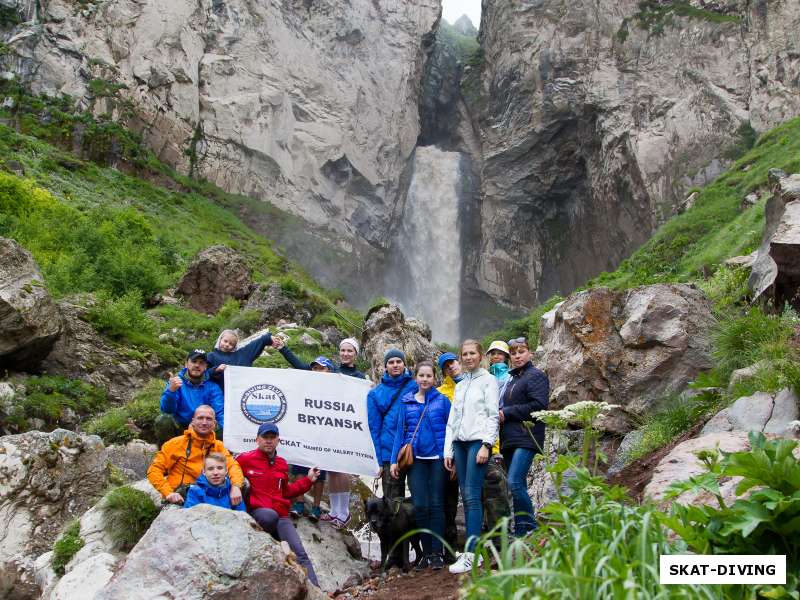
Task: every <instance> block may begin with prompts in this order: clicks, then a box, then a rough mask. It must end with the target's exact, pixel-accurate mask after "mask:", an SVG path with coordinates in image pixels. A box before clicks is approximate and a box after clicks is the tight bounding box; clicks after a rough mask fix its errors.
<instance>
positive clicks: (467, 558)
mask: <svg viewBox="0 0 800 600" xmlns="http://www.w3.org/2000/svg"><path fill="white" fill-rule="evenodd" d="M473 564H475V553H474V552H464V553H463V554H460V555H459V557H458V560H457V561H456V562H454V563H453V564H452V565H450V566H449V567H448V570H449V571H450V572H451V573H456V574H458V573H468V572H470V571H471V570H472V565H473ZM482 564H483V557H481V556H478V563H477V566H479V567H480V566H481V565H482Z"/></svg>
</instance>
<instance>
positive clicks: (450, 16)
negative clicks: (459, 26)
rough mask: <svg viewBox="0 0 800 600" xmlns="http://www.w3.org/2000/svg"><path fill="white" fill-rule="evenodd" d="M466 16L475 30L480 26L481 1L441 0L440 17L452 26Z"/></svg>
mask: <svg viewBox="0 0 800 600" xmlns="http://www.w3.org/2000/svg"><path fill="white" fill-rule="evenodd" d="M464 14H466V15H467V16H468V17H469V19H470V21H472V24H473V25H475V29H478V28H479V27H480V26H481V0H442V17H443V18H444V19H445V20H446V21H447V22H448V23H450V24H452V23H453V22H454V21H455V20H456V19H458V17H460V16H461V15H464Z"/></svg>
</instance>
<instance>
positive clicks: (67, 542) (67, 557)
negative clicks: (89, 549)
mask: <svg viewBox="0 0 800 600" xmlns="http://www.w3.org/2000/svg"><path fill="white" fill-rule="evenodd" d="M85 543H86V542H85V540H84V539H83V538H82V537H81V523H80V521H79V520H77V519H75V520H74V521H72V522H71V523H69V525H67V526H66V527H65V528H64V530H63V531H62V532H61V535H60V536H58V539H57V540H56V541H55V543H54V544H53V556H52V558H51V559H50V565H51V566H52V567H53V571H55V572H56V574H57V575H63V574H64V568H65V567H66V566H67V564H68V563H69V561H71V560H72V557H73V556H75V555H76V554H77V553H78V550H80V549H81V548H83V546H84V544H85Z"/></svg>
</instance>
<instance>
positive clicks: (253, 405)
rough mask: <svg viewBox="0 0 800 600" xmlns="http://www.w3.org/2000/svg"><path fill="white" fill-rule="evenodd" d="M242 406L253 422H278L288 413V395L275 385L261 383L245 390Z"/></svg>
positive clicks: (245, 414) (246, 415)
mask: <svg viewBox="0 0 800 600" xmlns="http://www.w3.org/2000/svg"><path fill="white" fill-rule="evenodd" d="M241 407H242V413H244V416H245V417H247V419H248V420H249V421H252V422H253V423H257V424H258V425H261V424H262V423H277V422H278V421H280V420H281V419H282V418H283V416H284V415H285V414H286V396H284V395H283V392H282V391H280V390H279V389H278V388H276V387H275V386H274V385H269V384H267V383H261V384H259V385H254V386H253V387H251V388H248V389H247V390H245V392H244V394H242V402H241Z"/></svg>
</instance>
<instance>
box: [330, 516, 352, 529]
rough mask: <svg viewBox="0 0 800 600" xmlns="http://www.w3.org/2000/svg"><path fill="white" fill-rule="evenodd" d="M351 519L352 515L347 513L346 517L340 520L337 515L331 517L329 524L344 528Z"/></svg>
mask: <svg viewBox="0 0 800 600" xmlns="http://www.w3.org/2000/svg"><path fill="white" fill-rule="evenodd" d="M352 520H353V515H347V518H346V519H345V520H344V521H342V520H341V519H340V518H338V517H333V521H331V525H333V526H334V527H335V528H336V529H344V528H345V527H347V524H348V523H350V521H352Z"/></svg>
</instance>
